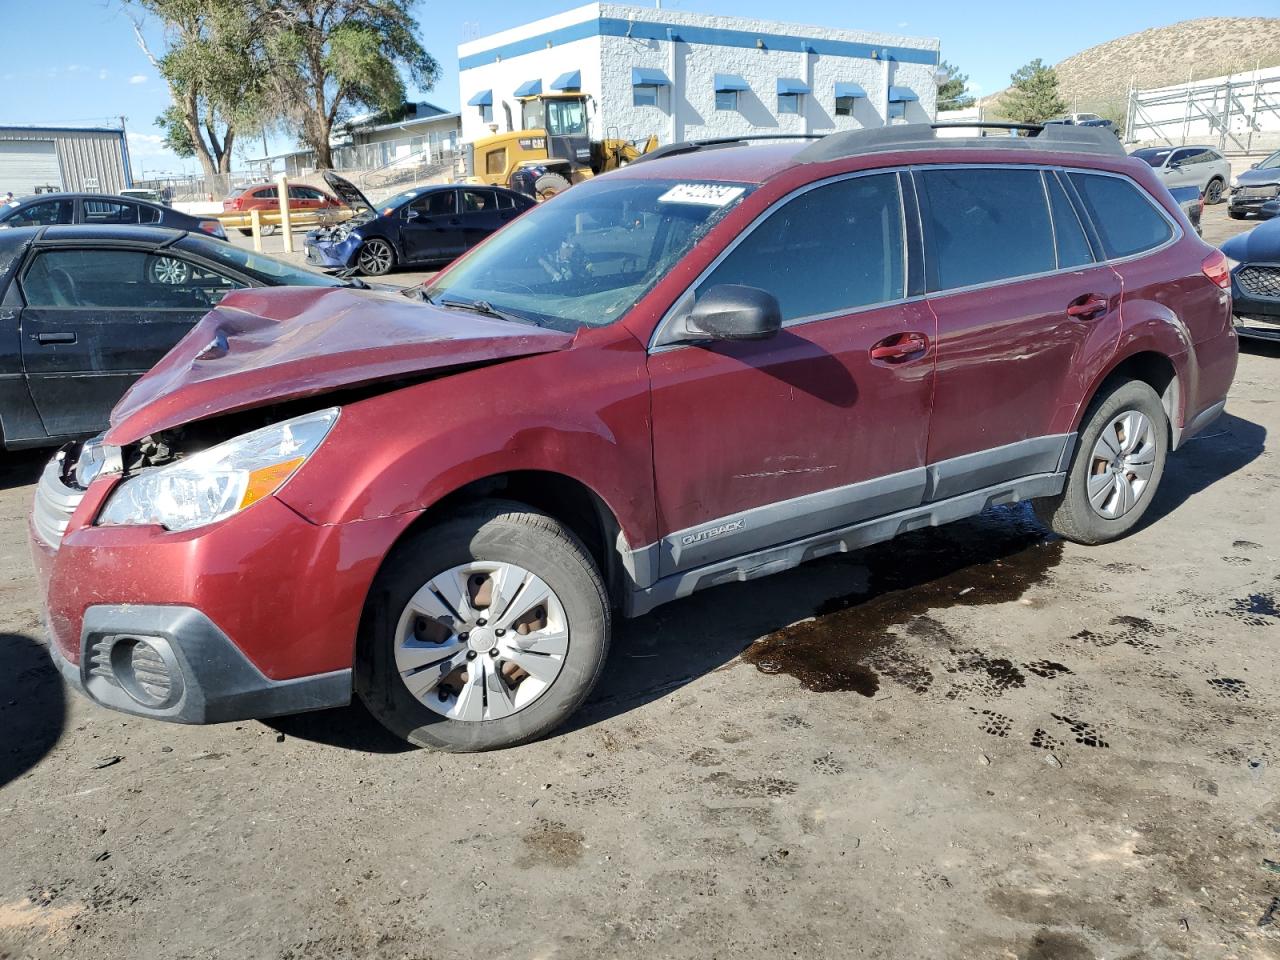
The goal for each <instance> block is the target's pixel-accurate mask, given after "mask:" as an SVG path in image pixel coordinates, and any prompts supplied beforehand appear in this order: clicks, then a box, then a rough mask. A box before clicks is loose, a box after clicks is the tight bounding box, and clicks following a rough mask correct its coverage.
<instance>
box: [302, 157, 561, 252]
mask: <svg viewBox="0 0 1280 960" xmlns="http://www.w3.org/2000/svg"><path fill="white" fill-rule="evenodd" d="M324 178H325V181H326V182H328V184H329V186H330V187H332V188H333V191H334V193H336V194H337V195H338V196H339V197H341V198H342V200H343V202H344V203H346V204H347V206H349V207H351V209H352V210H354V211H356V215H355V216H354V217H352V218H351V219H350V220H347V221H346V222H345V223H340V224H338V225H337V226H333V227H320V228H319V229H316V230H312V231H311V232H310V233H308V234H307V238H306V251H307V263H310V264H313V265H314V266H317V267H322V268H325V269H328V270H359V271H360V272H361V273H363V274H365V275H366V276H371V277H377V276H381V275H382V274H384V273H386V272H388V271H389V270H391V269H392V268H394V267H396V266H402V265H407V264H428V265H433V266H439V265H443V264H446V263H449V262H450V261H451V260H454V259H456V258H457V257H459V256H461V255H462V254H463V253H466V251H467V250H469V249H471V248H472V247H474V246H475V245H476V244H477V243H479V242H480V241H481V240H483V239H484V238H485V237H487V236H489V234H491V233H493V232H494V231H496V230H499V229H501V228H502V227H503V226H505V225H506V224H507V223H509V222H510V221H512V220H514V219H515V218H516V217H518V216H519V215H520V214H522V213H523V212H524V211H526V210H528V209H529V208H530V207H532V206H533V205H534V203H535V202H536V201H534V200H533V199H531V198H530V197H526V196H525V195H524V194H522V193H516V192H515V191H514V190H508V189H506V188H505V187H490V186H485V185H482V184H480V185H475V186H472V185H470V184H443V185H440V186H434V187H418V188H415V189H412V190H406V191H404V192H403V193H398V194H396V195H395V196H394V197H392V198H391V199H389V200H387V201H386V202H384V203H383V204H381V205H380V206H378V207H375V206H374V205H373V204H371V203H370V202H369V200H368V198H367V197H366V196H365V195H364V194H363V193H362V192H361V191H360V190H359V189H358V188H357V187H356V186H355V184H353V183H351V181H349V180H346V179H344V178H342V177H340V176H338V175H337V174H335V173H333V172H326V173H325V175H324Z"/></svg>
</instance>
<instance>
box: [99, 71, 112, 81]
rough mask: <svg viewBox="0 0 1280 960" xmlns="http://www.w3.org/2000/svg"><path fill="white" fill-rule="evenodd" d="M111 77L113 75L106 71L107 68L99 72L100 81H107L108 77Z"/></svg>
mask: <svg viewBox="0 0 1280 960" xmlns="http://www.w3.org/2000/svg"><path fill="white" fill-rule="evenodd" d="M109 76H111V73H110V71H108V70H106V69H105V68H104V69H102V70H99V71H98V79H99V80H105V79H107V77H109Z"/></svg>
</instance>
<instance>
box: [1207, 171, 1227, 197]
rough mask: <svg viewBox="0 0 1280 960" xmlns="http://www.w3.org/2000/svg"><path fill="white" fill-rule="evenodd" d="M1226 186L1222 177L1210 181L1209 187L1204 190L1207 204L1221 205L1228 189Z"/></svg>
mask: <svg viewBox="0 0 1280 960" xmlns="http://www.w3.org/2000/svg"><path fill="white" fill-rule="evenodd" d="M1226 186H1227V185H1226V184H1225V183H1224V182H1223V181H1222V178H1221V177H1214V178H1213V179H1212V180H1210V181H1209V185H1208V186H1207V187H1205V188H1204V202H1205V203H1221V202H1222V192H1223V190H1224V189H1225V188H1226Z"/></svg>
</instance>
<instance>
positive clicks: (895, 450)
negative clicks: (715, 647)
mask: <svg viewBox="0 0 1280 960" xmlns="http://www.w3.org/2000/svg"><path fill="white" fill-rule="evenodd" d="M901 196H902V191H901V188H900V181H899V175H898V174H896V173H881V174H874V175H869V176H854V177H850V178H847V179H844V180H840V181H836V182H834V183H829V184H825V185H823V186H819V187H816V188H813V189H810V190H808V191H806V192H804V193H801V194H799V195H798V196H796V197H794V198H793V199H791V200H789V201H787V202H786V203H785V204H783V205H782V206H780V207H779V208H777V209H776V210H775V211H774V212H773V213H771V214H770V215H769V216H768V218H767V219H766V220H764V221H763V222H762V223H760V224H759V225H758V226H757V227H756V228H755V229H754V230H752V231H750V232H749V233H747V234H745V235H744V236H742V237H741V238H740V240H739V242H738V243H737V245H736V246H735V247H733V248H732V249H731V250H730V252H729V253H728V254H727V256H725V257H724V258H723V259H722V260H721V261H720V263H719V264H718V265H717V266H716V267H715V268H714V269H713V270H712V271H711V272H710V273H709V274H708V275H707V276H706V277H705V278H704V279H703V280H702V281H700V282H699V284H698V286H697V288H696V293H697V294H699V295H700V294H702V293H705V292H706V291H707V290H709V289H711V288H712V287H715V286H717V285H719V284H741V285H746V286H753V287H759V288H761V289H764V290H767V291H769V292H770V293H772V294H773V295H774V296H775V297H777V298H778V301H779V303H780V305H781V307H782V315H783V319H784V327H783V330H782V332H781V333H780V334H779V335H778V336H776V337H774V338H772V339H769V340H763V341H751V342H741V341H740V342H736V343H733V342H723V341H722V342H705V341H704V342H693V343H681V344H676V345H671V346H663V347H657V348H655V349H654V351H653V352H652V354H651V356H650V358H649V375H650V379H651V383H652V407H653V445H654V475H655V487H656V491H657V500H658V510H659V523H660V528H661V531H662V532H663V534H664V536H663V538H662V543H661V551H662V553H661V558H660V561H659V563H660V573H661V575H664V576H665V575H669V574H672V573H676V572H679V571H683V570H688V569H692V568H695V567H698V566H702V565H704V564H709V563H714V562H716V561H718V560H723V559H726V558H729V557H734V556H739V555H742V554H746V553H750V552H753V551H755V550H759V549H763V548H765V547H769V546H772V545H775V544H779V543H784V542H787V541H790V540H796V539H800V538H803V537H806V536H809V535H811V534H814V533H819V532H822V531H825V530H831V529H835V528H838V527H842V526H848V525H850V524H853V523H856V522H859V521H861V520H865V519H868V518H871V517H875V516H880V515H884V514H889V513H893V512H896V511H898V510H903V509H907V508H910V507H913V506H916V505H918V504H919V503H920V501H921V496H922V491H923V489H924V463H925V452H926V443H927V438H928V430H929V407H930V400H931V396H932V392H933V363H934V358H933V336H934V322H933V315H932V314H931V313H930V312H929V310H928V308H927V306H926V305H925V304H924V303H923V302H922V301H920V300H914V301H908V300H906V285H907V263H906V256H905V254H904V245H905V244H904V214H903V204H902V200H901Z"/></svg>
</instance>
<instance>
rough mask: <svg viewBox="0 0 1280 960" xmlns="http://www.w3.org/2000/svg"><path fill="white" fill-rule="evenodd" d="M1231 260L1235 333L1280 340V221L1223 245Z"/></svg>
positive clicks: (1263, 224) (1262, 224) (1256, 228)
mask: <svg viewBox="0 0 1280 960" xmlns="http://www.w3.org/2000/svg"><path fill="white" fill-rule="evenodd" d="M1222 252H1223V253H1224V254H1226V255H1227V257H1228V258H1229V259H1230V260H1231V299H1232V305H1233V309H1234V312H1235V325H1236V332H1237V333H1238V334H1240V336H1242V337H1252V338H1254V339H1256V340H1280V220H1270V221H1268V222H1267V223H1260V224H1258V226H1256V227H1254V228H1253V229H1252V230H1250V231H1248V232H1247V233H1239V234H1236V235H1235V236H1234V237H1232V238H1231V239H1230V240H1227V241H1226V242H1225V243H1223V245H1222Z"/></svg>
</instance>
